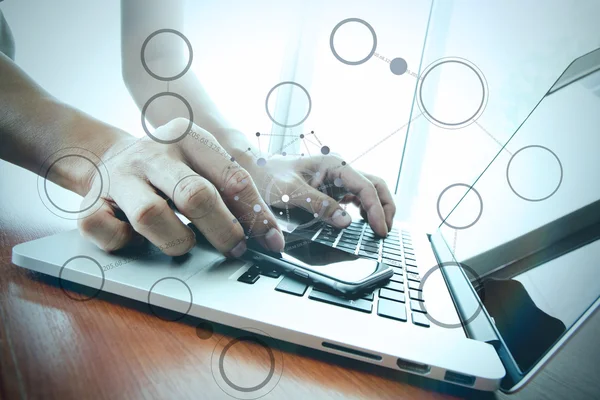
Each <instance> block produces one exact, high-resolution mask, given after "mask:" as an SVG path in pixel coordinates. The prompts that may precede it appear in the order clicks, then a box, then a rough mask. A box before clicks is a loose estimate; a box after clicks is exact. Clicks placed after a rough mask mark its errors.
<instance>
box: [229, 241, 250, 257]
mask: <svg viewBox="0 0 600 400" xmlns="http://www.w3.org/2000/svg"><path fill="white" fill-rule="evenodd" d="M245 252H246V241H244V240H242V241H241V242H239V243H238V244H236V245H235V247H234V248H233V249H231V251H230V252H229V254H231V256H232V257H235V258H239V257H241V256H242V254H244V253H245Z"/></svg>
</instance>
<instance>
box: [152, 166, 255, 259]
mask: <svg viewBox="0 0 600 400" xmlns="http://www.w3.org/2000/svg"><path fill="white" fill-rule="evenodd" d="M146 176H147V178H148V179H149V180H150V182H151V183H152V184H153V185H154V186H155V187H156V188H157V189H159V190H160V191H162V192H163V193H165V194H166V195H167V196H169V198H170V199H171V200H173V203H175V206H176V207H177V209H178V210H179V211H180V212H181V213H182V214H183V215H185V216H186V217H187V218H188V219H189V220H190V221H191V222H192V223H193V224H194V225H195V226H196V227H197V228H198V230H199V231H200V232H201V233H202V234H203V235H204V237H205V238H206V239H207V240H208V241H209V242H210V243H211V244H212V245H213V246H214V247H215V248H216V249H217V250H219V251H220V252H221V253H223V254H226V255H228V256H231V257H240V256H241V255H242V254H244V252H245V251H246V240H245V239H244V230H243V228H242V227H241V226H240V224H239V223H237V219H236V218H235V217H234V216H233V214H232V213H231V212H230V211H229V209H228V208H227V206H226V205H225V203H224V202H223V200H222V199H221V196H219V194H218V192H217V189H216V188H215V187H214V185H213V184H212V183H210V182H209V181H208V180H206V179H204V178H203V177H201V176H200V175H198V174H197V173H195V172H194V171H193V170H192V169H191V168H190V167H188V166H187V165H185V164H183V163H181V162H178V161H175V160H169V159H166V158H165V159H162V160H161V159H159V160H155V161H154V163H153V167H151V168H150V169H149V170H148V171H147V172H146Z"/></svg>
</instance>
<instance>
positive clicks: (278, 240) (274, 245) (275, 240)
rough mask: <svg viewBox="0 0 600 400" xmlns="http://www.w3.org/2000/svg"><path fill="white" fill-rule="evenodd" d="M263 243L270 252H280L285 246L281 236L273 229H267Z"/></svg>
mask: <svg viewBox="0 0 600 400" xmlns="http://www.w3.org/2000/svg"><path fill="white" fill-rule="evenodd" d="M265 241H266V242H267V246H269V249H270V250H271V251H276V252H280V251H282V250H283V247H284V246H285V240H284V239H283V235H282V234H281V232H279V231H278V230H277V229H275V228H271V229H269V232H267V234H266V235H265Z"/></svg>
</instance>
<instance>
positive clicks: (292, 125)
mask: <svg viewBox="0 0 600 400" xmlns="http://www.w3.org/2000/svg"><path fill="white" fill-rule="evenodd" d="M283 85H292V86H295V87H298V88H300V90H302V91H303V92H304V94H305V95H306V98H307V99H308V110H307V111H306V115H305V116H304V118H302V119H301V120H300V121H299V122H296V123H294V124H283V123H281V122H278V121H276V120H275V118H273V115H271V111H269V98H270V97H271V94H273V92H274V91H275V90H277V89H278V88H279V87H281V86H283ZM265 110H266V111H267V115H268V116H269V119H270V120H271V121H273V123H274V124H275V125H278V126H281V127H283V128H293V127H296V126H298V125H301V124H303V123H304V121H306V119H307V118H308V116H309V115H310V111H311V110H312V99H311V97H310V94H309V93H308V90H306V88H305V87H304V86H302V85H301V84H299V83H297V82H293V81H284V82H279V83H278V84H277V85H275V86H273V88H272V89H271V90H269V93H267V98H266V100H265Z"/></svg>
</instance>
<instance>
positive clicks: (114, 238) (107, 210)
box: [77, 195, 143, 251]
mask: <svg viewBox="0 0 600 400" xmlns="http://www.w3.org/2000/svg"><path fill="white" fill-rule="evenodd" d="M92 197H94V198H93V199H91V198H90V196H89V195H88V196H86V197H85V198H84V199H83V202H82V207H81V208H82V209H86V208H87V207H88V206H89V205H91V204H92V202H93V201H95V199H96V197H95V196H92ZM100 201H102V204H101V205H100V206H99V208H97V209H96V210H95V211H94V213H93V214H90V215H88V216H86V217H85V218H82V219H80V220H78V221H77V226H78V228H79V231H80V232H81V235H82V236H83V237H85V238H86V239H88V240H90V241H91V242H92V243H94V244H95V245H96V246H98V247H99V248H101V249H102V250H104V251H115V250H119V249H121V248H123V247H125V246H127V244H129V243H134V244H135V243H141V242H142V241H143V237H142V236H141V235H140V234H139V233H137V232H136V231H134V230H133V228H132V227H131V225H129V224H128V223H127V222H124V221H121V220H120V219H118V218H117V217H116V216H115V212H114V209H113V208H112V207H111V206H110V204H109V203H108V202H107V201H104V200H100Z"/></svg>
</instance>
